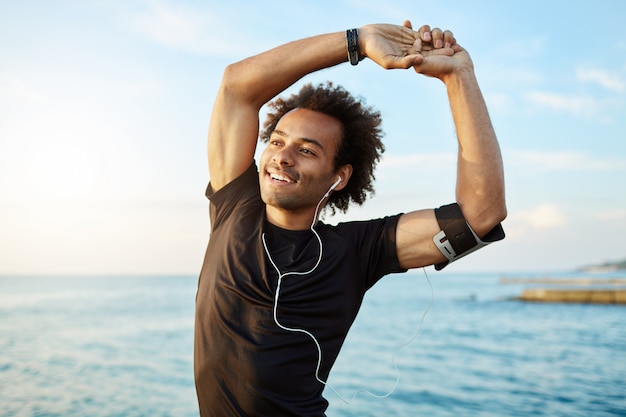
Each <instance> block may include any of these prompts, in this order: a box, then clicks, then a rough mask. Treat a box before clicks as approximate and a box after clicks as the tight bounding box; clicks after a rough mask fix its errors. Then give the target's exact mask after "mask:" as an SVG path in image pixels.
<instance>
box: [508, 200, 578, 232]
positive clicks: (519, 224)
mask: <svg viewBox="0 0 626 417" xmlns="http://www.w3.org/2000/svg"><path fill="white" fill-rule="evenodd" d="M567 224H568V219H567V216H566V215H565V213H564V212H563V211H562V210H561V208H560V207H559V206H558V205H556V204H553V203H544V204H540V205H538V206H535V207H532V208H530V209H526V210H518V211H514V212H512V213H510V214H509V216H508V218H507V220H506V224H505V229H506V232H507V235H508V236H509V237H514V238H520V237H522V236H525V235H528V234H529V233H534V232H540V231H545V230H551V229H557V228H561V227H563V226H565V225H567Z"/></svg>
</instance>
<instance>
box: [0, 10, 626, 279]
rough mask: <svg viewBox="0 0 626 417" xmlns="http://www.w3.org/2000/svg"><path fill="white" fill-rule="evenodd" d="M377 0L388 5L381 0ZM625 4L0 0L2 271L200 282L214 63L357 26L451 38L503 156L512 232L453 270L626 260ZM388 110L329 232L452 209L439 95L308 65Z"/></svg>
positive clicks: (362, 67)
mask: <svg viewBox="0 0 626 417" xmlns="http://www.w3.org/2000/svg"><path fill="white" fill-rule="evenodd" d="M383 3H384V5H383ZM625 16H626V2H622V1H620V0H613V1H609V0H598V1H595V2H588V1H579V0H573V1H559V0H553V1H537V0H524V1H514V2H503V1H501V0H498V1H480V0H477V1H473V2H467V1H461V0H450V1H447V2H443V3H442V2H426V1H419V0H410V1H409V0H386V1H385V2H381V1H379V0H376V1H373V0H372V1H369V0H360V1H342V0H335V1H332V2H330V1H325V0H321V1H315V2H310V1H309V2H295V1H264V2H256V1H254V2H253V1H237V0H232V1H228V2H224V1H217V0H210V1H174V0H123V1H122V0H119V1H117V0H109V1H106V0H81V1H77V0H76V1H69V0H58V1H54V2H52V1H40V0H33V1H29V2H17V1H6V0H3V1H0V275H27V274H51V275H61V274H97V275H100V274H197V273H199V270H200V268H201V264H202V260H203V256H204V251H205V248H206V244H207V241H208V237H209V231H210V224H209V219H208V202H207V200H206V199H205V197H204V190H205V188H206V185H207V182H208V180H209V177H208V170H207V165H206V134H207V129H208V123H209V118H210V114H211V107H212V101H213V99H214V97H215V94H216V91H217V88H218V86H219V83H220V78H221V74H222V71H223V69H224V67H225V66H226V65H228V64H229V63H231V62H235V61H238V60H241V59H243V58H245V57H247V56H250V55H253V54H256V53H260V52H262V51H264V50H267V49H270V48H272V47H274V46H277V45H280V44H282V43H286V42H288V41H291V40H295V39H299V38H303V37H308V36H313V35H317V34H321V33H327V32H335V31H343V30H345V29H348V28H352V27H359V26H362V25H364V24H368V23H398V24H400V23H402V21H403V20H405V19H410V20H411V21H412V22H413V25H414V27H419V26H420V25H422V24H430V25H431V26H432V27H441V28H444V29H450V30H452V31H453V32H454V34H455V36H456V38H457V40H458V43H459V44H461V45H462V46H463V47H464V48H466V49H467V50H468V51H469V53H470V55H471V56H472V58H473V61H474V65H475V69H476V74H477V77H478V80H479V83H480V85H481V89H482V91H483V94H484V96H485V99H486V102H487V106H488V108H489V111H490V115H491V118H492V122H493V124H494V126H495V129H496V133H497V135H498V138H499V141H500V146H501V149H502V154H503V158H504V164H505V175H506V187H507V205H508V212H509V216H508V218H507V219H506V220H505V222H504V223H503V226H504V229H505V231H506V233H507V237H506V239H505V240H504V241H502V242H499V243H497V244H493V245H490V246H489V247H487V248H485V249H482V250H481V251H479V252H477V253H475V254H472V255H471V256H469V257H467V258H464V259H463V260H460V261H458V262H457V263H454V264H452V265H450V266H449V267H448V268H447V270H448V271H452V272H455V271H457V272H459V271H468V272H471V271H476V272H480V271H484V272H503V273H504V272H506V273H508V272H511V273H513V272H545V273H550V272H556V271H568V270H572V269H575V268H577V267H579V266H584V265H589V264H597V263H602V262H606V261H615V260H621V259H624V258H626V249H625V248H626V140H625V139H626V133H625V132H626V32H624V31H623V30H622V25H623V18H624V17H625ZM326 80H332V81H333V82H335V83H337V84H341V85H343V86H345V87H346V88H347V89H348V90H349V91H351V92H352V93H353V94H355V95H357V96H361V97H363V98H364V99H365V100H366V102H367V104H368V105H371V106H373V107H375V108H376V109H378V110H380V111H381V113H382V116H383V127H384V129H385V132H386V136H385V139H384V140H385V145H386V152H385V156H384V159H383V160H382V161H381V163H380V164H379V166H378V168H377V171H376V178H377V180H376V184H375V187H376V195H375V196H374V197H373V198H371V199H370V200H369V201H367V202H366V203H365V205H364V206H363V207H357V208H353V209H350V210H349V211H348V213H347V214H346V215H341V216H335V217H332V218H326V219H325V221H326V222H328V223H335V222H337V221H347V220H355V219H367V218H374V217H381V216H385V215H390V214H396V213H398V212H407V211H411V210H415V209H421V208H426V207H437V206H440V205H443V204H448V203H450V202H453V201H454V181H455V158H456V138H455V132H454V125H453V123H452V119H451V115H450V111H449V107H448V103H447V97H446V92H445V88H444V86H443V84H442V83H441V82H440V81H438V80H436V79H432V78H426V77H423V76H420V75H417V74H415V73H414V72H413V71H411V70H409V71H402V70H394V71H385V70H383V69H381V68H379V67H378V66H376V65H375V64H374V63H372V62H370V61H368V60H365V61H363V62H362V63H361V64H359V65H358V66H357V67H352V66H350V65H349V64H347V63H346V64H343V65H340V66H338V67H335V68H331V69H327V70H323V71H321V72H319V73H315V74H312V75H310V76H308V77H306V78H305V79H304V80H302V81H301V82H299V83H298V84H296V85H295V86H293V87H292V88H291V89H289V90H288V91H287V93H289V92H291V90H292V89H297V88H298V87H299V86H300V85H302V83H305V82H313V83H316V82H323V81H326Z"/></svg>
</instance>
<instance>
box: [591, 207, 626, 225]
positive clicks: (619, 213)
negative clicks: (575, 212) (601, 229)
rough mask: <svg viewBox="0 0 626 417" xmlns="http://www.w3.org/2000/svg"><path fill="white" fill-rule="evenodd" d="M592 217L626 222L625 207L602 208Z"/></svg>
mask: <svg viewBox="0 0 626 417" xmlns="http://www.w3.org/2000/svg"><path fill="white" fill-rule="evenodd" d="M594 217H595V218H597V219H598V220H608V221H620V222H626V208H618V209H613V210H604V211H601V212H598V213H596V214H595V216H594ZM624 224H626V223H624Z"/></svg>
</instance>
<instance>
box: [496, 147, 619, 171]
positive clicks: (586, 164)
mask: <svg viewBox="0 0 626 417" xmlns="http://www.w3.org/2000/svg"><path fill="white" fill-rule="evenodd" d="M504 159H505V164H506V166H507V168H517V169H524V170H525V171H528V172H534V173H536V172H538V171H540V172H541V171H544V172H545V171H576V172H584V171H587V172H589V171H593V172H609V171H623V170H626V158H624V157H605V158H599V157H595V156H593V155H590V154H589V153H586V152H580V151H569V150H566V151H552V152H550V151H543V152H541V151H521V150H507V151H506V153H505V158H504Z"/></svg>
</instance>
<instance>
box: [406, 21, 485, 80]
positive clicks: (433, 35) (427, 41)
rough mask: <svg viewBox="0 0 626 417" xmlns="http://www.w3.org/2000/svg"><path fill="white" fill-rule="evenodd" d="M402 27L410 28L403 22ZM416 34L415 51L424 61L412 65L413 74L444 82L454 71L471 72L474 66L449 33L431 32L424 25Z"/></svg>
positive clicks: (407, 23) (436, 30)
mask: <svg viewBox="0 0 626 417" xmlns="http://www.w3.org/2000/svg"><path fill="white" fill-rule="evenodd" d="M404 26H406V27H409V28H410V27H411V22H409V21H406V22H404ZM418 33H419V38H418V39H417V40H416V49H418V50H419V51H420V53H421V55H422V56H423V58H424V59H423V60H422V62H420V63H419V64H416V65H413V69H415V72H417V73H418V74H423V75H427V76H430V77H435V78H439V79H441V80H442V81H444V82H445V77H446V76H447V75H449V74H452V73H454V72H456V71H459V70H463V69H468V70H470V71H473V69H474V65H473V63H472V60H471V58H470V56H469V54H468V53H467V51H466V50H465V49H463V48H462V47H461V45H459V44H457V43H456V39H455V38H454V35H453V34H452V32H451V31H449V30H446V31H443V30H441V29H439V28H435V29H432V30H431V29H430V26H428V25H424V26H422V27H421V28H420V29H419V31H418Z"/></svg>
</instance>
